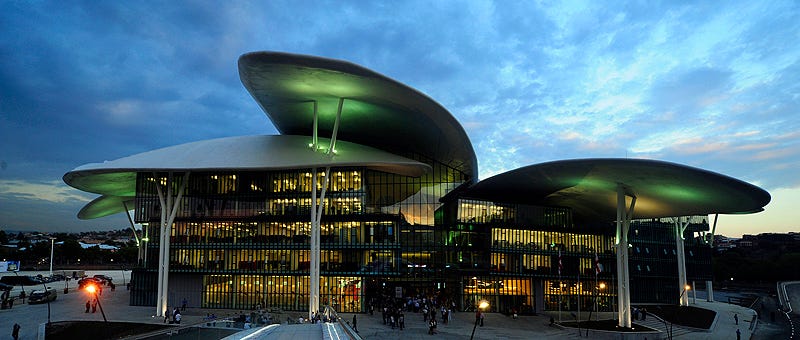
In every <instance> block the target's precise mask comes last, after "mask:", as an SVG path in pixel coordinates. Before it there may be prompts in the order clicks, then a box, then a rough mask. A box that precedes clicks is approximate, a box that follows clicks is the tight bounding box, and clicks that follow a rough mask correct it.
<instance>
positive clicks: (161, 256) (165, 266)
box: [153, 172, 189, 316]
mask: <svg viewBox="0 0 800 340" xmlns="http://www.w3.org/2000/svg"><path fill="white" fill-rule="evenodd" d="M153 179H154V180H155V181H156V189H157V191H158V201H159V203H160V204H161V221H160V223H161V225H160V226H159V231H160V240H161V242H160V243H159V245H158V284H157V286H158V295H157V296H156V299H157V301H156V316H164V313H165V312H166V311H167V298H168V296H167V291H168V288H169V236H170V233H171V231H172V223H173V222H174V221H175V215H176V214H177V213H178V205H179V204H177V203H178V202H180V201H181V198H183V192H184V190H186V184H187V183H188V182H189V173H188V172H187V173H185V174H184V175H183V180H182V181H181V185H180V187H179V188H178V197H177V198H175V199H173V196H172V182H173V173H172V172H170V173H169V174H168V175H167V181H166V185H165V189H162V188H161V183H160V177H159V176H158V175H157V174H156V173H153ZM164 190H166V191H167V192H166V197H165V196H164Z"/></svg>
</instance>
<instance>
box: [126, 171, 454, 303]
mask: <svg viewBox="0 0 800 340" xmlns="http://www.w3.org/2000/svg"><path fill="white" fill-rule="evenodd" d="M416 158H418V159H421V160H424V159H423V157H416ZM426 161H428V162H430V164H431V166H432V169H433V171H431V172H429V173H427V174H426V175H424V176H422V177H418V178H415V177H406V176H400V175H395V174H391V173H386V172H380V171H374V170H369V169H367V168H358V167H356V168H337V169H332V170H331V171H330V174H329V176H330V179H329V181H328V187H327V189H326V194H325V197H324V202H323V201H322V200H321V199H320V198H318V199H317V202H316V203H317V204H322V205H323V213H322V220H321V225H320V230H321V236H320V241H321V259H320V272H321V282H320V286H321V289H320V294H321V297H320V301H322V302H323V303H331V304H336V305H339V306H340V308H341V309H340V310H343V311H360V310H363V309H364V308H365V305H364V303H363V301H364V297H365V296H367V297H370V296H371V295H377V294H381V293H382V292H381V289H380V288H374V289H373V291H370V290H369V289H365V287H364V286H362V285H363V282H364V280H365V279H371V280H370V281H371V282H375V281H376V280H377V281H379V282H378V283H377V284H373V285H372V286H373V287H383V286H385V282H386V281H397V280H398V279H399V278H410V279H413V278H415V277H419V276H420V275H423V274H425V275H427V274H428V272H429V271H432V270H434V268H438V269H442V268H445V260H444V259H445V256H444V254H445V247H444V246H443V245H442V243H441V242H440V240H441V239H442V238H443V235H444V234H443V233H441V232H440V231H438V230H437V228H436V227H435V225H434V220H435V217H434V213H435V211H436V210H437V209H438V208H439V206H440V205H441V203H440V202H439V198H441V197H443V196H444V195H446V194H447V193H448V192H449V191H451V190H452V189H454V188H455V187H457V186H458V185H460V184H462V183H464V182H466V181H467V180H468V176H467V175H465V174H463V173H461V172H459V171H458V170H456V169H454V168H450V167H448V166H445V165H443V164H439V163H436V162H433V161H430V160H426ZM178 176H180V175H178ZM312 176H313V172H312V171H311V169H300V170H295V171H276V172H224V173H223V172H213V173H212V172H208V173H203V172H193V173H191V174H190V176H189V180H188V185H187V187H186V189H185V191H184V194H183V196H182V199H181V200H180V201H179V202H177V203H176V207H177V213H176V218H175V222H174V223H173V225H172V228H171V229H170V235H169V239H170V248H169V249H170V250H169V263H170V273H173V274H171V281H174V280H178V279H172V277H177V278H179V279H180V281H181V282H179V283H170V284H171V285H185V286H187V287H190V288H187V289H195V290H196V291H195V292H186V293H185V294H184V295H189V296H193V297H194V299H196V301H193V302H195V303H196V304H195V305H200V306H202V307H206V308H251V307H253V306H256V305H258V304H261V305H265V306H271V307H279V308H285V309H292V310H302V309H305V308H307V306H308V299H309V295H308V294H309V270H310V239H311V223H310V215H311V208H312V206H313V205H312V202H311V191H312V185H313V184H312V183H313V178H312ZM324 176H325V173H324V171H318V172H317V177H318V179H317V188H316V189H317V190H318V191H319V190H321V189H322V185H323V183H324ZM167 182H168V181H167V178H166V174H152V173H140V174H139V175H138V178H137V196H136V200H135V204H136V213H135V221H136V222H137V223H142V224H143V225H145V226H146V229H147V234H148V235H147V237H148V239H149V240H150V241H149V243H148V252H147V256H146V258H145V260H144V262H143V266H142V268H140V269H138V270H137V271H136V272H135V273H134V283H135V287H133V288H134V294H132V296H131V302H132V304H134V305H153V304H154V301H155V297H154V294H153V293H152V291H153V290H154V289H155V281H156V276H157V266H156V264H157V262H158V249H159V244H158V240H159V239H160V235H159V231H158V224H159V223H160V219H161V216H160V215H161V208H160V204H159V198H158V186H159V185H160V186H161V187H162V190H166V188H164V186H165V185H166V183H167ZM176 182H178V181H176ZM170 190H172V191H173V194H174V195H177V190H178V184H175V185H173V187H172V188H170ZM401 244H402V245H403V246H402V247H401ZM174 274H185V275H177V276H176V275H174ZM186 280H189V281H196V283H186V282H182V281H186ZM412 281H413V280H412ZM392 285H396V283H392ZM441 285H442V283H440V286H441ZM365 286H366V285H365ZM420 288H430V287H420Z"/></svg>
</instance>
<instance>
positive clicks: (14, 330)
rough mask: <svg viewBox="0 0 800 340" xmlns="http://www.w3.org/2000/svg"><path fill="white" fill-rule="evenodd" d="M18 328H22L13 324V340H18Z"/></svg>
mask: <svg viewBox="0 0 800 340" xmlns="http://www.w3.org/2000/svg"><path fill="white" fill-rule="evenodd" d="M20 328H22V327H20V325H19V324H18V323H15V324H14V328H13V329H12V330H11V337H12V338H14V340H17V339H19V329H20Z"/></svg>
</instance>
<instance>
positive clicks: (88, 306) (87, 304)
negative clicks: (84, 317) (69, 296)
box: [84, 300, 92, 313]
mask: <svg viewBox="0 0 800 340" xmlns="http://www.w3.org/2000/svg"><path fill="white" fill-rule="evenodd" d="M90 307H92V303H91V302H90V301H89V300H86V311H85V312H84V313H89V308H90Z"/></svg>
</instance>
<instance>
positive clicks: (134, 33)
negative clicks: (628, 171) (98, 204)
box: [0, 0, 800, 236]
mask: <svg viewBox="0 0 800 340" xmlns="http://www.w3.org/2000/svg"><path fill="white" fill-rule="evenodd" d="M0 7H2V8H3V10H2V11H0V35H2V37H1V39H0V58H1V59H0V60H2V61H0V228H2V229H5V230H42V231H56V230H58V231H66V230H74V231H84V230H106V229H110V228H115V229H118V228H125V227H126V226H127V220H126V219H125V217H124V215H117V216H112V217H106V218H101V219H97V220H91V221H81V220H78V219H77V217H76V214H77V212H78V211H79V210H80V208H81V207H82V206H83V205H85V204H86V203H88V202H89V201H90V200H92V199H93V198H94V197H95V196H94V195H91V194H86V193H83V192H80V191H78V190H76V189H72V188H70V187H68V186H66V185H65V184H64V183H63V181H62V180H61V177H62V176H63V175H64V173H66V172H68V171H70V170H72V169H73V168H75V167H77V166H79V165H82V164H85V163H91V162H102V161H103V160H112V159H117V158H120V157H125V156H129V155H132V154H136V153H140V152H144V151H148V150H152V149H156V148H161V147H166V146H171V145H175V144H181V143H186V142H192V141H198V140H203V139H210V138H216V137H225V136H237V135H253V134H275V133H276V130H275V128H274V127H273V126H272V124H271V123H270V122H269V120H268V119H267V117H266V116H265V115H264V114H263V112H261V110H260V108H259V107H258V106H257V104H256V103H255V102H254V101H253V100H252V99H251V98H250V96H249V94H248V93H247V92H246V90H245V89H244V87H243V86H242V84H241V82H240V80H239V77H238V71H237V66H236V62H237V58H238V57H239V56H240V55H241V54H243V53H246V52H251V51H260V50H271V51H283V52H291V53H301V54H311V55H318V56H323V57H329V58H336V59H343V60H347V61H351V62H354V63H356V64H360V65H363V66H365V67H367V68H370V69H372V70H375V71H377V72H379V73H382V74H384V75H386V76H388V77H390V78H394V79H396V80H398V81H400V82H402V83H405V84H407V85H409V86H411V87H414V88H416V89H418V90H420V91H422V92H423V93H426V94H427V95H429V96H430V97H431V98H433V99H434V100H436V101H438V102H439V103H441V104H442V105H443V106H444V107H446V108H448V109H449V110H450V112H451V113H452V114H453V115H454V116H455V117H456V119H458V120H459V121H460V122H461V123H462V125H463V126H464V128H465V129H466V131H467V133H468V134H469V137H470V139H471V141H472V143H473V144H474V146H475V150H476V152H477V154H478V162H479V164H480V176H481V178H486V177H489V176H491V175H494V174H498V173H501V172H504V171H507V170H511V169H514V168H517V167H520V166H524V165H529V164H535V163H540V162H545V161H552V160H558V159H567V158H587V157H631V158H651V159H659V160H665V161H670V162H677V163H683V164H687V165H691V166H695V167H700V168H704V169H708V170H712V171H716V172H720V173H723V174H726V175H729V176H733V177H736V178H739V179H742V180H745V181H748V182H750V183H753V184H756V185H759V186H761V187H763V188H764V189H766V190H768V191H769V192H770V193H771V194H772V197H773V201H772V202H771V203H770V205H769V206H767V210H766V211H765V212H763V213H760V214H756V215H752V216H746V217H732V216H722V217H720V221H719V225H718V230H719V231H721V233H723V234H727V235H731V236H738V235H741V234H742V233H759V232H770V231H772V232H786V231H800V209H797V208H796V207H794V205H796V204H798V203H800V176H798V174H800V171H798V169H800V143H799V141H800V44H798V41H800V3H797V2H795V1H786V2H767V1H724V2H716V1H714V2H700V3H699V4H693V3H682V2H679V1H665V2H663V3H659V2H656V1H641V2H632V3H623V2H618V1H612V2H605V1H587V2H573V1H555V2H553V3H541V2H516V1H498V2H484V1H473V0H470V1H430V0H426V1H386V2H382V1H352V2H348V1H310V2H306V1H297V0H291V1H255V2H245V1H234V2H203V1H199V2H195V1H166V2H165V1H136V2H133V1H131V2H124V1H104V2H97V1H86V2H80V1H69V2H64V1H35V2H34V1H9V0H0Z"/></svg>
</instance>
